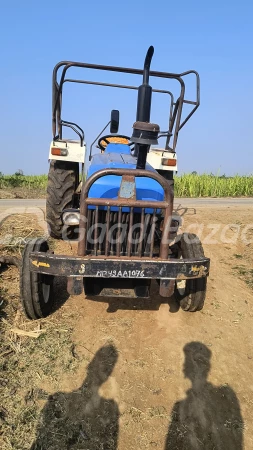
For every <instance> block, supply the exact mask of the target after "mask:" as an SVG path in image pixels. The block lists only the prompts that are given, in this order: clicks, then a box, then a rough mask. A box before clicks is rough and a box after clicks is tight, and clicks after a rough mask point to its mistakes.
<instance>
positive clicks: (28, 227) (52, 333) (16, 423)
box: [0, 215, 81, 450]
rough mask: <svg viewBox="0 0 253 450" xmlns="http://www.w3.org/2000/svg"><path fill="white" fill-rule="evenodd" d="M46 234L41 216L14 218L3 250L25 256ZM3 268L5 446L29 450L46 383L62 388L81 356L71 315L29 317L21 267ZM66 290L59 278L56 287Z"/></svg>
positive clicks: (0, 409)
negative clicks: (22, 291) (65, 375)
mask: <svg viewBox="0 0 253 450" xmlns="http://www.w3.org/2000/svg"><path fill="white" fill-rule="evenodd" d="M41 234H42V232H41V230H40V229H39V227H38V225H37V223H36V218H34V217H32V216H31V215H22V216H11V217H9V218H8V219H7V220H6V221H5V222H4V223H3V224H2V226H1V231H0V238H1V245H0V254H1V255H15V256H20V255H21V253H22V249H23V246H24V244H25V241H26V239H28V238H30V237H35V236H39V235H41ZM0 270H1V274H0V328H1V333H0V374H1V375H0V388H1V406H0V448H1V449H2V450H14V449H15V450H26V449H30V447H31V443H32V441H33V439H34V436H35V430H36V425H37V421H38V417H39V414H40V411H41V408H42V406H43V404H44V403H45V401H46V399H47V397H48V392H47V390H46V388H45V390H44V389H41V386H48V387H50V388H51V389H52V390H54V391H57V390H58V389H59V380H60V379H61V377H60V373H64V372H68V373H73V372H74V371H75V370H76V369H77V368H78V366H79V364H80V361H81V358H80V357H79V356H78V355H77V352H76V351H75V348H74V344H73V342H72V332H73V329H72V327H71V325H70V322H69V316H67V315H66V314H65V316H64V315H63V314H62V313H61V310H57V311H56V312H55V313H54V314H53V315H52V316H50V317H49V318H47V319H42V320H39V321H36V322H30V321H28V320H26V319H25V317H24V314H23V312H22V311H21V304H20V300H19V270H18V268H17V267H14V266H11V267H9V268H8V269H7V268H6V267H0ZM65 288H66V286H65V284H64V280H61V279H59V281H58V286H57V290H58V291H59V292H60V291H63V292H64V291H65ZM62 302H64V297H63V296H62V295H59V304H60V303H62ZM57 306H59V305H56V308H57ZM73 315H75V313H73ZM76 315H77V312H76Z"/></svg>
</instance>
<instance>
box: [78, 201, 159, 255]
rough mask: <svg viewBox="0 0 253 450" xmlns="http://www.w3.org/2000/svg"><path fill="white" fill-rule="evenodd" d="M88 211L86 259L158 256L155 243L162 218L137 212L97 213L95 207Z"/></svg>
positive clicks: (109, 211)
mask: <svg viewBox="0 0 253 450" xmlns="http://www.w3.org/2000/svg"><path fill="white" fill-rule="evenodd" d="M94 208H95V209H89V210H88V215H87V240H86V251H85V253H86V254H87V255H94V256H117V257H122V256H128V257H131V256H139V257H146V258H152V257H154V256H157V257H158V256H159V242H160V239H161V233H162V232H161V227H162V222H163V217H162V215H161V210H160V211H159V214H157V210H156V209H154V212H153V214H145V208H142V209H141V212H134V208H133V207H131V208H130V212H124V211H122V210H123V208H122V207H119V210H118V211H111V208H110V207H108V208H107V210H106V211H105V210H100V209H99V208H98V206H96V207H94Z"/></svg>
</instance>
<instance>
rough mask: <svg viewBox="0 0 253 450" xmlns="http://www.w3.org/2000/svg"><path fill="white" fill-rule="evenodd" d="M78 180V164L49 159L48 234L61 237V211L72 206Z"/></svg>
mask: <svg viewBox="0 0 253 450" xmlns="http://www.w3.org/2000/svg"><path fill="white" fill-rule="evenodd" d="M78 182H79V164H78V163H74V162H68V161H51V162H50V167H49V173H48V185H47V200H46V219H47V224H48V226H49V233H50V236H52V237H54V238H57V239H61V237H62V229H63V225H64V224H63V222H62V212H63V210H64V209H65V208H72V207H74V206H75V205H74V194H75V191H76V189H77V187H78Z"/></svg>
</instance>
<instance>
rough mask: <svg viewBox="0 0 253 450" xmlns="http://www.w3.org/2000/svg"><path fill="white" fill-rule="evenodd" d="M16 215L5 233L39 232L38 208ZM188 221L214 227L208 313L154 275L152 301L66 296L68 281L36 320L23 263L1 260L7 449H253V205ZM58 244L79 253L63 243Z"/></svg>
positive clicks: (208, 248)
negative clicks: (172, 294) (168, 291)
mask: <svg viewBox="0 0 253 450" xmlns="http://www.w3.org/2000/svg"><path fill="white" fill-rule="evenodd" d="M14 219H15V217H14V216H13V218H9V219H8V220H6V222H4V225H3V227H2V228H1V237H2V236H3V235H4V233H6V232H7V231H8V229H9V228H10V227H11V221H13V222H12V224H14V225H12V228H13V226H14V228H15V226H16V227H18V226H19V229H18V230H16V233H19V236H20V235H22V236H23V237H25V236H26V235H27V234H28V233H27V229H28V230H29V229H33V232H32V234H41V233H40V230H38V226H37V229H36V223H35V224H31V216H22V217H20V218H19V223H18V225H17V221H15V220H14ZM183 221H184V223H183V228H184V230H185V229H187V228H189V225H191V229H190V231H191V232H198V231H201V224H203V225H204V228H203V230H202V240H204V249H205V254H206V255H207V256H209V257H210V258H211V271H210V276H209V279H208V292H207V298H206V304H205V307H204V309H203V310H202V311H201V312H197V313H186V312H183V311H181V310H179V309H178V306H177V304H176V302H175V300H174V299H173V298H172V299H170V300H169V302H168V301H165V299H162V298H161V297H160V296H159V294H158V287H157V285H156V284H155V283H154V285H153V287H152V296H151V298H150V299H149V300H145V301H142V300H138V299H134V300H129V299H123V300H122V299H117V298H114V299H113V298H109V299H108V298H107V299H104V301H103V300H102V299H100V301H95V300H94V299H91V298H84V295H80V296H77V297H70V298H68V296H67V295H66V290H65V288H66V286H65V280H62V279H59V280H58V281H57V283H56V288H55V300H56V305H55V311H54V313H53V314H52V315H51V316H50V317H48V318H47V319H43V320H40V321H37V322H29V321H27V320H26V319H25V318H24V316H23V313H22V312H21V311H20V304H19V299H18V295H19V287H18V279H19V273H18V269H17V268H15V267H9V268H8V269H4V270H2V273H1V284H0V293H1V298H2V306H1V317H2V321H1V327H2V337H1V340H2V341H1V345H2V347H1V350H0V353H1V355H0V356H1V366H0V370H1V373H0V388H1V389H2V394H1V399H2V406H1V409H0V419H1V421H2V428H1V431H0V441H1V440H2V443H1V448H2V449H3V450H10V449H15V450H21V449H22V450H26V449H31V448H33V449H34V450H39V449H40V450H42V449H43V450H52V449H54V450H57V449H62V450H63V449H75V450H76V449H79V450H81V449H90V450H96V449H100V450H102V449H103V450H110V449H111V450H112V449H116V448H118V449H119V450H132V449H134V450H136V449H137V450H139V449H140V450H141V449H162V450H168V449H170V450H177V449H178V450H183V449H185V450H186V449H187V450H193V449H194V450H195V449H197V450H200V449H201V450H202V449H205V450H209V449H210V450H211V449H212V450H216V449H219V450H221V449H222V450H241V449H246V450H251V449H252V448H253V430H252V423H253V400H252V398H253V395H252V394H253V382H252V373H253V345H252V320H253V291H252V288H253V251H252V250H253V244H252V241H253V239H252V238H253V233H252V231H253V230H252V229H251V230H250V229H249V230H248V233H247V238H248V242H243V241H242V239H241V237H242V232H243V230H244V231H245V226H246V225H247V224H253V207H252V208H250V209H246V208H243V207H237V208H235V209H232V208H229V207H227V208H220V209H216V210H215V209H210V210H209V209H208V208H198V210H197V211H196V210H193V209H188V211H187V212H186V214H185V215H184V217H183ZM21 224H23V225H22V226H21ZM210 224H213V225H212V227H210ZM220 224H221V225H222V226H220V228H219V229H217V232H216V233H215V234H214V235H213V236H212V240H213V241H214V240H216V241H217V242H216V243H214V242H213V243H208V241H210V232H211V231H212V230H213V229H214V228H213V226H214V225H215V226H216V227H218V226H219V225H220ZM224 226H227V228H226V230H225V232H224ZM22 227H23V228H22ZM208 227H209V228H208ZM222 230H223V231H222ZM238 230H239V238H238V239H236V236H237V232H238ZM222 233H223V234H222ZM208 234H209V238H207V236H208ZM250 239H251V242H249V240H250ZM224 240H225V241H226V242H222V241H224ZM19 242H20V241H19ZM10 250H12V253H13V254H18V253H19V251H20V247H15V246H14V247H12V248H10V247H8V245H4V244H2V249H0V253H1V254H3V253H6V252H7V253H9V252H10ZM54 250H55V252H57V253H64V252H65V253H66V252H67V253H71V252H74V251H75V249H74V247H73V248H71V246H70V245H69V244H66V243H62V242H56V243H54ZM20 330H22V331H24V332H28V331H33V334H34V335H36V336H37V337H31V336H21V335H20ZM28 334H29V333H28ZM32 445H33V446H32Z"/></svg>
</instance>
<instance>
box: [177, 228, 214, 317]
mask: <svg viewBox="0 0 253 450" xmlns="http://www.w3.org/2000/svg"><path fill="white" fill-rule="evenodd" d="M178 245H179V255H178V256H179V257H182V258H199V257H202V256H205V255H204V250H203V247H202V244H201V242H200V240H199V238H198V237H197V236H196V234H192V233H183V234H182V236H181V240H180V242H179V243H178ZM182 282H183V283H184V286H183V287H182ZM206 284H207V278H206V277H202V278H195V279H193V280H190V279H188V280H182V281H181V280H180V281H176V282H175V291H174V294H175V297H176V299H177V301H178V302H179V304H180V307H181V308H182V309H183V310H184V311H190V312H195V311H200V310H201V309H202V308H203V306H204V303H205V297H206Z"/></svg>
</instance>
